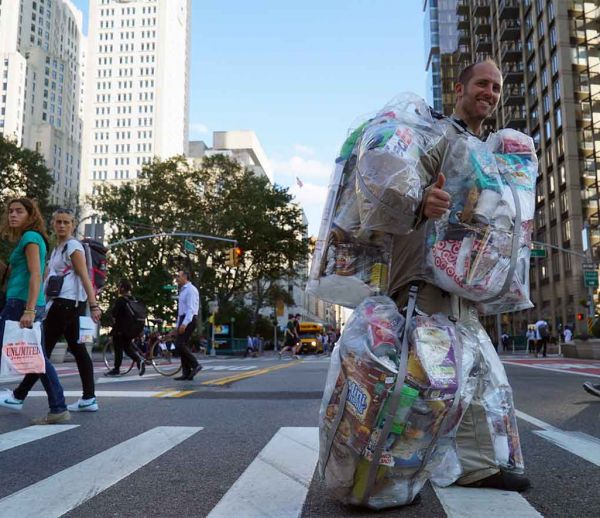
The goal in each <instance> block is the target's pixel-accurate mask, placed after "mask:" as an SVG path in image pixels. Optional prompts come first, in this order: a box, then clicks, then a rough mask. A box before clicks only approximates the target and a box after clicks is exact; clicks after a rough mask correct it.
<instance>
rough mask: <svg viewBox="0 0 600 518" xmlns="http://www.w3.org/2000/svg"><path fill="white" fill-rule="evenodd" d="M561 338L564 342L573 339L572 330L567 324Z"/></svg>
mask: <svg viewBox="0 0 600 518" xmlns="http://www.w3.org/2000/svg"><path fill="white" fill-rule="evenodd" d="M563 338H564V341H565V342H570V341H571V340H573V331H571V328H570V327H568V326H565V330H564V331H563Z"/></svg>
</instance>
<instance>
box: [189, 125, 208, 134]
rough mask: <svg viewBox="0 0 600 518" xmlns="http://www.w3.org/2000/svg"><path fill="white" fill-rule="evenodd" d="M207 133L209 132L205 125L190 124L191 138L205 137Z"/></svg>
mask: <svg viewBox="0 0 600 518" xmlns="http://www.w3.org/2000/svg"><path fill="white" fill-rule="evenodd" d="M207 133H209V130H208V127H207V126H206V124H202V123H201V122H192V123H190V135H191V136H198V135H206V134H207Z"/></svg>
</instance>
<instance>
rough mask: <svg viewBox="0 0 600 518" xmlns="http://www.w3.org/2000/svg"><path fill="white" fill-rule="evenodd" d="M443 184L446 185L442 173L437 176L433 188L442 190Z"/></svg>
mask: <svg viewBox="0 0 600 518" xmlns="http://www.w3.org/2000/svg"><path fill="white" fill-rule="evenodd" d="M445 183H446V177H445V176H444V173H440V174H438V177H437V180H436V181H435V183H434V184H433V186H434V187H437V188H438V189H443V188H444V184H445Z"/></svg>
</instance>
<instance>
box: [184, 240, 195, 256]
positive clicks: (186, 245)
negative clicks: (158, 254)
mask: <svg viewBox="0 0 600 518" xmlns="http://www.w3.org/2000/svg"><path fill="white" fill-rule="evenodd" d="M183 248H184V250H185V251H186V252H191V253H192V254H193V253H195V252H196V245H195V244H194V243H192V242H191V241H188V240H187V239H186V240H185V241H184V242H183Z"/></svg>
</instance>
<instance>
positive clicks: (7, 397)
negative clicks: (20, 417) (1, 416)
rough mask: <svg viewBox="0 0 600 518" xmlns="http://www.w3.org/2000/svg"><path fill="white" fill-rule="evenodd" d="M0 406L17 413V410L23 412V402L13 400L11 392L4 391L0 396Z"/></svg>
mask: <svg viewBox="0 0 600 518" xmlns="http://www.w3.org/2000/svg"><path fill="white" fill-rule="evenodd" d="M0 406H3V407H4V408H9V409H10V410H13V411H15V412H18V411H19V410H23V400H22V399H15V396H14V394H13V391H12V390H5V391H3V393H2V394H0Z"/></svg>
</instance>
